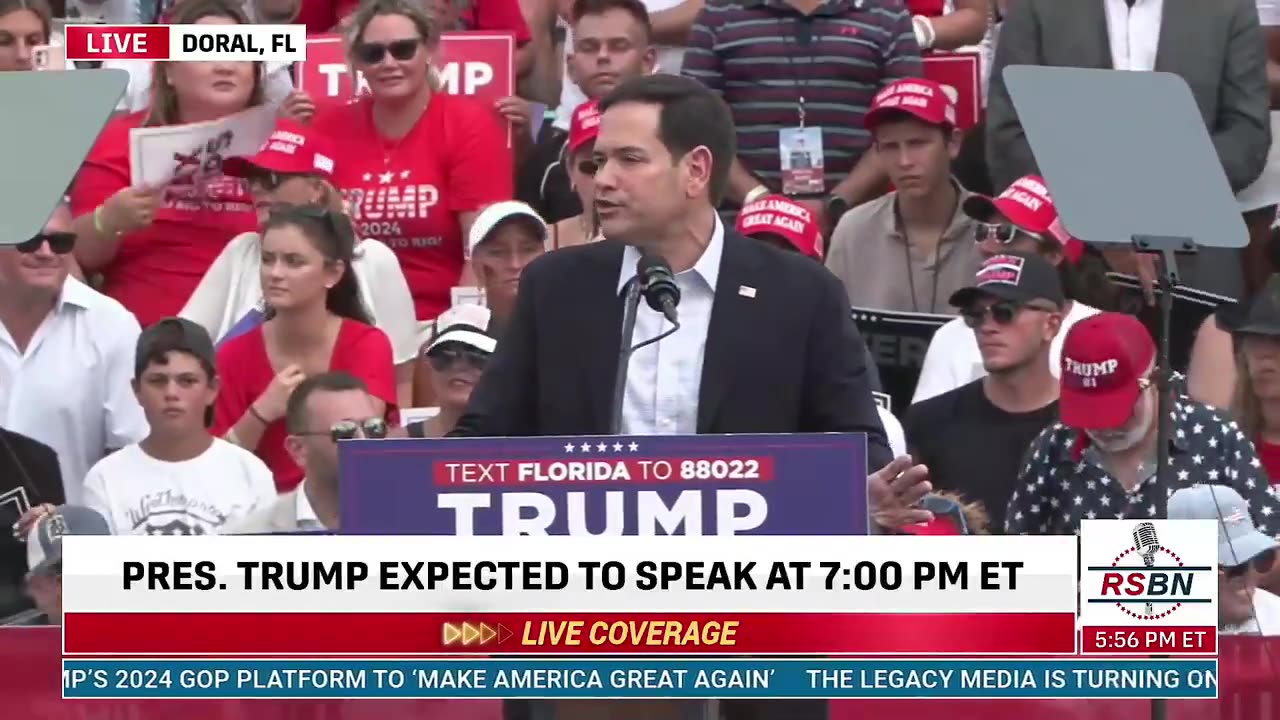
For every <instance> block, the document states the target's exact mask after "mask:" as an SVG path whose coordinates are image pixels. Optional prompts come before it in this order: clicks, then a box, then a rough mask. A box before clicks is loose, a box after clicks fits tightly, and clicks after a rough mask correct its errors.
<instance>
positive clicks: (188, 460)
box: [84, 318, 276, 535]
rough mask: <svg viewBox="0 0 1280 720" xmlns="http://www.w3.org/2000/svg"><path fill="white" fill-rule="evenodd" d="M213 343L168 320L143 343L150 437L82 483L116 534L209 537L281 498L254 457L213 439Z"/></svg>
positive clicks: (193, 328)
mask: <svg viewBox="0 0 1280 720" xmlns="http://www.w3.org/2000/svg"><path fill="white" fill-rule="evenodd" d="M215 357H216V356H215V354H214V349H213V341H212V340H211V339H210V338H209V333H207V332H205V330H204V328H202V327H200V326H199V325H197V324H195V323H193V322H191V321H190V320H182V319H180V318H167V319H165V320H161V321H160V322H159V323H156V324H155V325H153V326H152V327H150V328H147V330H145V331H144V332H143V333H142V335H140V336H139V337H138V349H137V355H136V360H135V363H134V379H133V391H134V394H135V395H136V396H137V398H138V403H139V404H140V405H142V409H143V412H145V413H146V416H147V422H148V423H150V425H151V433H150V434H149V435H148V436H147V437H146V438H145V439H143V440H142V442H140V443H136V444H133V445H130V446H128V447H126V448H124V449H122V450H119V451H117V452H115V453H112V454H111V455H108V456H107V457H105V458H103V459H102V460H100V461H99V462H98V463H97V464H96V465H94V466H93V467H92V468H91V469H90V470H89V474H88V475H87V476H86V477H85V481H84V484H85V487H84V502H85V505H87V506H89V507H90V508H92V509H94V510H96V511H98V512H99V513H101V514H102V516H103V517H105V518H106V519H107V524H108V525H109V526H110V527H111V532H112V533H113V534H116V535H212V534H214V533H215V532H217V530H218V528H220V527H222V526H223V525H224V524H226V523H227V522H228V521H230V520H235V519H238V518H240V517H242V516H244V515H246V514H247V513H249V512H250V511H252V510H254V509H256V508H258V507H262V506H265V505H266V504H267V503H269V502H271V500H272V499H273V498H274V497H275V494H276V489H275V481H274V479H273V478H272V476H271V471H270V470H268V469H267V466H266V465H264V464H263V462H262V461H261V460H259V459H258V458H257V457H256V456H254V455H253V453H250V452H248V451H246V450H243V449H241V448H239V447H236V446H235V445H232V444H231V443H229V442H226V441H225V440H222V439H220V438H215V437H214V436H213V435H212V434H210V432H209V425H210V424H211V423H212V420H213V404H214V400H215V399H216V398H217V395H218V378H217V374H216V370H215V367H216V366H215Z"/></svg>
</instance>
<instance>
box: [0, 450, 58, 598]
mask: <svg viewBox="0 0 1280 720" xmlns="http://www.w3.org/2000/svg"><path fill="white" fill-rule="evenodd" d="M63 501H64V498H63V491H62V471H61V470H59V469H58V455H57V453H55V452H54V451H53V449H52V448H50V447H49V446H48V445H45V444H43V443H39V442H36V441H35V440H32V439H31V438H29V437H27V436H25V435H19V434H18V433H15V432H11V431H9V430H5V429H4V428H0V523H3V526H4V527H7V528H9V531H3V532H0V622H4V619H5V618H7V617H10V616H12V615H14V614H15V613H20V612H23V611H25V610H29V609H30V608H31V607H32V605H31V600H30V599H29V598H27V597H26V595H25V594H24V593H23V590H22V587H23V579H24V578H25V577H26V574H27V549H26V546H25V545H23V543H22V541H21V540H19V539H18V537H19V528H18V520H19V519H21V518H22V517H23V516H24V515H28V513H29V512H30V510H31V509H32V508H34V507H39V506H41V505H49V506H55V505H61V504H62V503H63ZM23 529H25V528H23Z"/></svg>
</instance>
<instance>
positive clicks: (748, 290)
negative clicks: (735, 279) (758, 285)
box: [738, 285, 756, 298]
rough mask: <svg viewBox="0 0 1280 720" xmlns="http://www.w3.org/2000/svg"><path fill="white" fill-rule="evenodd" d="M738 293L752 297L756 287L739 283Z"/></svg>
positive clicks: (745, 296) (754, 294)
mask: <svg viewBox="0 0 1280 720" xmlns="http://www.w3.org/2000/svg"><path fill="white" fill-rule="evenodd" d="M738 294H739V295H741V296H742V297H744V298H753V297H755V296H756V289H755V288H753V287H751V286H750V285H739V286H738Z"/></svg>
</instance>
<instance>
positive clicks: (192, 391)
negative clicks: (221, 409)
mask: <svg viewBox="0 0 1280 720" xmlns="http://www.w3.org/2000/svg"><path fill="white" fill-rule="evenodd" d="M133 391H134V394H136V395H137V396H138V404H139V405H141V406H142V410H143V412H144V413H146V415H147V422H148V423H149V424H150V425H151V431H152V432H154V433H159V434H163V435H167V436H170V437H175V436H186V435H190V434H192V433H201V432H205V424H204V418H205V413H206V409H207V408H209V407H210V406H212V405H213V403H214V401H215V400H216V399H217V397H218V386H217V381H216V380H214V379H212V378H210V377H209V375H208V373H206V372H205V369H204V366H203V365H201V364H200V361H199V360H198V359H196V357H195V356H194V355H189V354H187V353H183V352H170V353H168V354H166V355H165V362H164V364H160V363H156V362H153V363H151V364H150V365H148V366H147V368H146V369H145V370H143V371H142V377H141V378H138V379H137V380H135V381H134V384H133Z"/></svg>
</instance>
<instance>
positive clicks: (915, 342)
mask: <svg viewBox="0 0 1280 720" xmlns="http://www.w3.org/2000/svg"><path fill="white" fill-rule="evenodd" d="M952 319H953V316H951V315H933V314H930V313H914V312H892V311H888V310H876V309H874V308H857V307H856V308H854V309H853V321H854V322H855V323H857V325H858V331H859V332H861V333H862V338H863V340H865V341H866V343H867V349H868V350H870V351H871V358H872V359H873V360H874V361H875V363H876V369H877V370H878V371H879V372H880V388H881V389H882V390H883V391H884V394H886V395H888V396H889V399H890V407H888V408H886V409H887V410H889V411H890V412H893V413H894V414H901V413H904V412H906V410H907V407H908V406H910V405H911V396H912V395H913V394H914V393H915V391H916V383H917V382H918V381H919V380H920V369H921V368H922V367H923V366H924V354H925V352H926V351H928V349H929V342H930V341H931V340H933V336H934V333H936V332H938V328H940V327H942V326H943V325H946V324H947V323H948V322H950V321H951V320H952Z"/></svg>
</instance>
